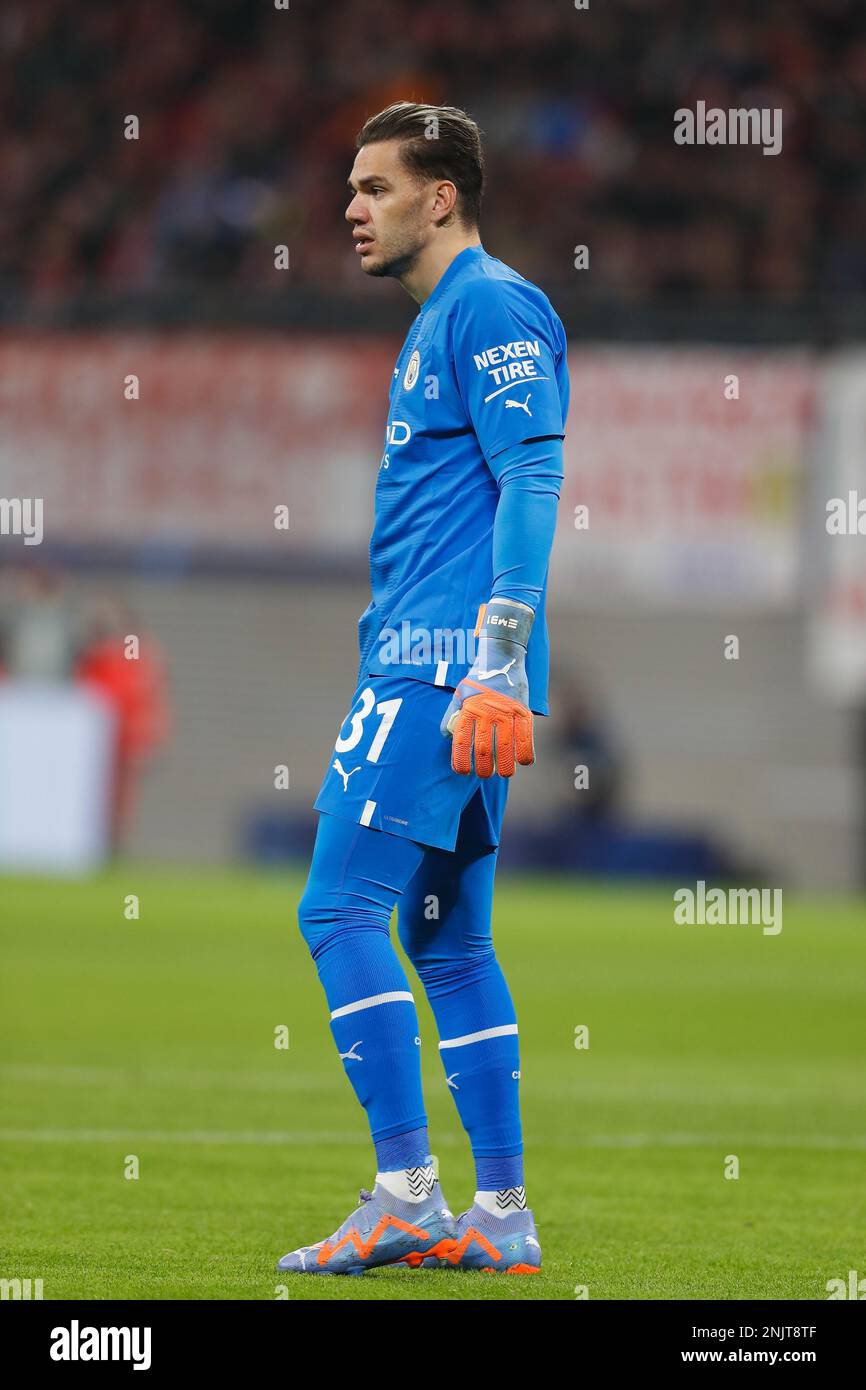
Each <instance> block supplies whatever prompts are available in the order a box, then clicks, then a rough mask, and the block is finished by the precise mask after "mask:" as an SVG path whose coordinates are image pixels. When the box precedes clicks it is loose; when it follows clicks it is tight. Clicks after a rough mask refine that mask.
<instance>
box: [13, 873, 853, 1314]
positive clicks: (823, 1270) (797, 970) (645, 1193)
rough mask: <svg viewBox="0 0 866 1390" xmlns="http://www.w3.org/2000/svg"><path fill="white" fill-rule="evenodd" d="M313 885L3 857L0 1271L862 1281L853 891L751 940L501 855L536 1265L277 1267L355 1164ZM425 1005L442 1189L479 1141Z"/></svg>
mask: <svg viewBox="0 0 866 1390" xmlns="http://www.w3.org/2000/svg"><path fill="white" fill-rule="evenodd" d="M301 886H302V879H301V878H300V876H298V875H296V874H292V875H267V874H259V873H254V872H245V871H237V872H233V871H228V870H220V871H213V872H210V871H205V870H197V871H188V872H181V871H177V872H175V871H166V870H162V869H157V868H143V867H141V866H137V865H135V866H134V865H129V866H127V867H119V868H117V869H114V870H112V871H111V872H110V873H106V874H104V875H100V876H99V877H97V878H95V879H93V880H91V881H89V882H83V883H82V882H69V883H67V882H62V881H58V882H46V881H37V880H32V879H6V880H4V881H3V882H0V904H2V906H0V923H2V959H3V970H2V979H3V983H2V1028H3V1034H4V1046H3V1054H2V1066H0V1083H2V1099H3V1106H2V1130H0V1138H2V1143H0V1159H2V1184H0V1192H2V1206H3V1223H2V1224H3V1233H4V1234H3V1239H2V1246H3V1253H2V1264H0V1276H2V1277H5V1278H14V1277H20V1278H27V1277H30V1278H41V1279H42V1280H43V1290H44V1297H45V1298H46V1299H52V1298H90V1299H103V1298H134V1299H152V1298H164V1299H173V1298H195V1299H225V1298H243V1299H275V1298H277V1297H279V1296H280V1286H281V1285H282V1286H283V1287H284V1288H286V1289H287V1296H288V1298H289V1299H311V1298H312V1299H345V1298H349V1299H381V1298H386V1299H395V1298H396V1299H417V1298H421V1299H430V1298H473V1299H477V1298H483V1299H524V1298H533V1299H538V1298H542V1299H574V1298H575V1297H577V1296H579V1291H580V1290H581V1289H585V1290H586V1293H587V1295H588V1297H589V1298H590V1299H706V1298H725V1299H743V1298H759V1299H767V1298H794V1299H825V1298H826V1297H827V1292H826V1282H827V1280H828V1279H832V1278H837V1277H838V1278H843V1279H847V1276H848V1271H849V1270H850V1269H857V1270H858V1271H859V1274H860V1277H862V1276H863V1275H866V1246H864V1240H863V1231H864V1226H866V1184H864V1165H866V1134H864V1128H866V1126H864V1116H863V1068H864V1060H863V1059H864V1030H866V1010H864V992H866V984H864V981H866V913H864V909H863V906H862V904H860V903H857V902H852V901H850V900H841V899H826V900H817V899H815V900H805V899H801V900H796V899H794V898H793V897H791V898H789V897H788V896H787V895H786V899H785V904H784V907H785V913H784V925H783V929H782V931H781V933H780V934H779V935H778V936H769V935H766V936H765V935H764V934H763V933H762V931H761V928H760V927H759V926H727V927H712V926H692V927H684V926H677V925H675V924H674V921H673V905H672V895H671V892H670V891H664V890H661V889H658V888H652V889H638V888H635V889H629V890H624V889H620V888H611V887H597V888H596V887H586V886H582V885H576V884H572V883H566V882H551V881H549V880H542V879H531V878H523V879H508V878H504V877H503V878H502V879H501V881H500V883H499V886H498V890H497V898H496V906H495V939H496V942H497V948H498V952H499V956H500V959H501V960H502V963H503V965H504V968H505V970H506V973H507V976H508V978H509V982H510V984H511V987H512V991H513V993H514V996H515V999H516V1003H517V1007H518V1017H519V1020H520V1027H521V1046H522V1082H521V1086H522V1091H521V1094H522V1102H523V1120H524V1131H525V1138H526V1146H527V1192H528V1197H529V1200H530V1203H531V1205H532V1207H533V1209H534V1211H535V1214H536V1218H537V1221H538V1226H539V1234H540V1237H541V1242H542V1247H543V1252H544V1264H543V1270H542V1273H541V1274H540V1275H538V1276H534V1277H526V1278H511V1277H505V1276H487V1275H483V1274H474V1273H462V1272H460V1271H450V1270H449V1271H422V1272H419V1273H411V1272H409V1271H402V1270H396V1269H395V1270H379V1271H376V1272H374V1273H372V1274H369V1275H367V1276H365V1277H364V1278H363V1279H333V1278H332V1279H316V1278H304V1277H303V1276H300V1277H298V1276H296V1277H295V1278H291V1277H290V1276H280V1275H277V1274H276V1272H275V1270H274V1263H275V1261H276V1260H277V1259H278V1258H279V1256H280V1255H282V1254H283V1253H284V1252H285V1251H286V1250H289V1249H291V1248H293V1247H294V1246H296V1245H299V1244H301V1243H304V1242H309V1241H313V1240H318V1239H321V1238H323V1237H324V1236H326V1235H329V1234H330V1233H331V1232H332V1231H333V1230H334V1229H335V1227H336V1226H337V1225H338V1224H339V1222H340V1221H342V1220H343V1218H344V1217H345V1216H346V1215H347V1214H348V1212H349V1211H350V1210H351V1209H352V1208H353V1207H354V1205H355V1204H356V1202H357V1191H358V1188H359V1187H360V1186H368V1185H370V1184H371V1183H372V1178H373V1174H374V1165H373V1161H372V1157H373V1156H372V1148H371V1146H370V1143H369V1139H368V1135H367V1129H366V1120H365V1117H364V1115H363V1114H362V1112H361V1111H360V1109H359V1107H358V1106H357V1104H356V1102H355V1099H354V1095H353V1093H352V1091H351V1088H350V1086H349V1083H348V1081H347V1080H346V1078H345V1076H344V1075H343V1071H342V1068H341V1066H340V1065H339V1063H338V1061H337V1059H336V1055H335V1052H334V1048H333V1044H332V1040H331V1035H330V1031H329V1028H328V1020H327V1012H326V1009H325V1005H324V998H323V995H322V993H321V990H320V986H319V984H318V980H317V978H316V975H315V970H314V968H313V966H312V962H311V961H310V959H309V957H308V955H307V952H306V947H305V946H304V944H303V942H302V941H301V939H300V937H299V935H298V933H297V928H296V925H295V919H294V910H295V904H296V902H297V898H298V894H299V892H300V889H301ZM128 894H137V895H138V897H139V901H140V916H139V919H138V920H137V921H135V920H132V921H130V920H127V919H126V918H125V916H124V900H125V898H126V895H128ZM410 978H412V979H413V982H414V983H415V984H417V981H415V978H414V976H413V975H412V972H411V969H410ZM416 992H417V993H418V994H419V995H420V993H421V991H420V987H419V988H418V990H417V991H416ZM419 1007H420V1013H421V1034H422V1038H423V1042H424V1046H423V1048H422V1063H423V1067H424V1078H425V1091H426V1095H427V1102H428V1111H429V1118H430V1133H431V1141H432V1147H433V1150H434V1152H435V1153H436V1155H437V1156H438V1159H439V1165H440V1173H441V1177H442V1181H443V1186H444V1190H445V1194H446V1196H447V1198H448V1200H449V1202H450V1203H451V1205H452V1207H453V1209H454V1210H455V1212H456V1211H459V1210H462V1209H463V1208H464V1207H465V1206H466V1205H467V1204H468V1203H469V1202H470V1201H471V1198H472V1193H473V1190H474V1188H473V1172H472V1165H471V1159H470V1154H469V1148H468V1144H467V1142H466V1139H465V1136H464V1134H463V1131H462V1130H461V1128H460V1126H459V1122H458V1119H457V1115H456V1111H455V1110H454V1107H453V1104H452V1102H451V1099H450V1096H449V1093H448V1090H447V1088H446V1085H445V1081H444V1074H443V1071H442V1068H441V1065H440V1063H439V1058H438V1051H437V1047H436V1033H435V1029H434V1026H433V1022H432V1018H431V1016H430V1014H429V1011H428V1010H427V1007H426V1004H425V1003H423V1002H421V1003H420V1004H419ZM279 1025H285V1026H286V1027H288V1029H289V1043H290V1045H289V1048H288V1050H277V1049H276V1048H275V1046H274V1030H275V1029H276V1028H278V1027H279ZM580 1025H586V1027H587V1028H588V1029H589V1047H588V1048H586V1049H577V1048H575V1045H574V1042H575V1029H576V1028H577V1027H578V1026H580ZM128 1155H135V1156H136V1157H137V1160H138V1171H139V1176H138V1178H137V1179H134V1180H129V1179H127V1178H126V1177H125V1176H124V1173H125V1165H126V1163H127V1156H128ZM729 1155H736V1157H737V1159H738V1161H739V1178H738V1179H735V1180H734V1179H726V1178H725V1164H726V1159H727V1157H728V1156H729Z"/></svg>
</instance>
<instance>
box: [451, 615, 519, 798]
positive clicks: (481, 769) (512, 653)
mask: <svg viewBox="0 0 866 1390" xmlns="http://www.w3.org/2000/svg"><path fill="white" fill-rule="evenodd" d="M534 618H535V614H534V613H533V611H532V609H531V608H528V607H527V606H526V604H524V603H518V602H517V601H516V600H514V599H508V598H492V599H491V600H490V602H489V603H488V604H487V606H486V609H485V612H484V619H483V626H482V628H481V631H480V640H479V644H478V656H477V658H476V660H475V663H474V664H473V666H472V667H471V668H470V670H469V671H468V672H467V673H466V675H465V676H464V677H463V679H462V680H461V682H460V684H459V685H458V686H457V689H456V690H455V692H454V698H453V700H452V701H451V703H450V705H449V706H448V708H447V710H446V711H445V714H444V716H443V719H442V723H441V725H440V730H441V732H442V733H443V734H444V735H445V736H446V737H447V735H448V734H451V736H452V740H453V741H452V745H451V766H452V768H453V769H454V771H455V772H460V773H469V772H471V771H472V762H473V755H474V761H475V772H476V773H477V775H478V776H479V777H490V776H491V774H492V773H493V768H494V763H495V765H496V771H497V772H498V773H499V776H500V777H511V776H512V775H513V773H514V767H515V755H516V759H517V762H519V763H521V764H522V765H524V766H529V764H530V763H534V762H535V749H534V747H533V744H532V712H531V710H530V709H529V682H528V681H527V678H526V649H527V646H528V645H529V634H530V632H531V631H532V623H533V620H534Z"/></svg>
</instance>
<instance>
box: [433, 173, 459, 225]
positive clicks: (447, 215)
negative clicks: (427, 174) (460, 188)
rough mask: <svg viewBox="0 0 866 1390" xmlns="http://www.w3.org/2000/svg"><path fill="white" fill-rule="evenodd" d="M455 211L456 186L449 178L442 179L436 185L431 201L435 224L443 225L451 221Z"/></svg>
mask: <svg viewBox="0 0 866 1390" xmlns="http://www.w3.org/2000/svg"><path fill="white" fill-rule="evenodd" d="M456 211H457V188H456V185H455V184H453V183H451V181H450V180H449V179H442V180H441V181H440V182H439V183H437V185H436V189H435V198H434V201H433V216H434V217H435V219H436V225H437V226H439V227H443V226H445V225H446V224H448V223H450V222H453V220H454V214H455V213H456Z"/></svg>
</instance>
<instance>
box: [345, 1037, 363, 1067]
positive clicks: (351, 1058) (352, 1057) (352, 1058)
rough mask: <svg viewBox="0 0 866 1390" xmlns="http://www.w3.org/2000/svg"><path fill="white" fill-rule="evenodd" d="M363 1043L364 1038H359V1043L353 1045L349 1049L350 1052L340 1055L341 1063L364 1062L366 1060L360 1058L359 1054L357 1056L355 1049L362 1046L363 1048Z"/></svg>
mask: <svg viewBox="0 0 866 1390" xmlns="http://www.w3.org/2000/svg"><path fill="white" fill-rule="evenodd" d="M363 1041H364V1039H363V1038H359V1039H358V1041H357V1042H354V1043H352V1046H351V1047H350V1048H349V1051H348V1052H341V1053H340V1061H341V1062H363V1060H364V1059H363V1057H359V1056H358V1054H357V1052H356V1051H355V1048H356V1047H360V1046H361V1043H362V1042H363Z"/></svg>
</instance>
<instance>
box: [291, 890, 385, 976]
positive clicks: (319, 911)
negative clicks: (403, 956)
mask: <svg viewBox="0 0 866 1390" xmlns="http://www.w3.org/2000/svg"><path fill="white" fill-rule="evenodd" d="M390 921H391V914H390V912H389V911H387V910H386V909H385V908H384V907H382V908H380V907H378V905H376V904H371V903H365V904H363V906H359V905H353V904H351V903H349V902H347V901H346V900H345V898H344V897H343V896H341V895H340V894H339V893H336V892H333V891H322V890H321V889H320V888H318V887H316V886H315V885H313V884H310V883H308V884H307V887H306V889H305V890H304V894H303V896H302V898H301V900H300V902H299V903H298V928H299V930H300V933H301V936H302V937H303V938H304V940H305V941H306V943H307V946H308V947H309V949H310V954H311V955H312V957H313V959H314V960H315V959H317V957H318V956H320V955H321V953H322V952H323V951H325V950H326V949H327V948H328V947H329V946H331V945H334V944H335V943H336V944H339V942H340V941H341V940H345V939H346V936H347V935H353V936H354V935H357V934H358V933H359V932H363V931H376V932H384V933H385V935H386V936H387V935H388V934H389V930H390Z"/></svg>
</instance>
